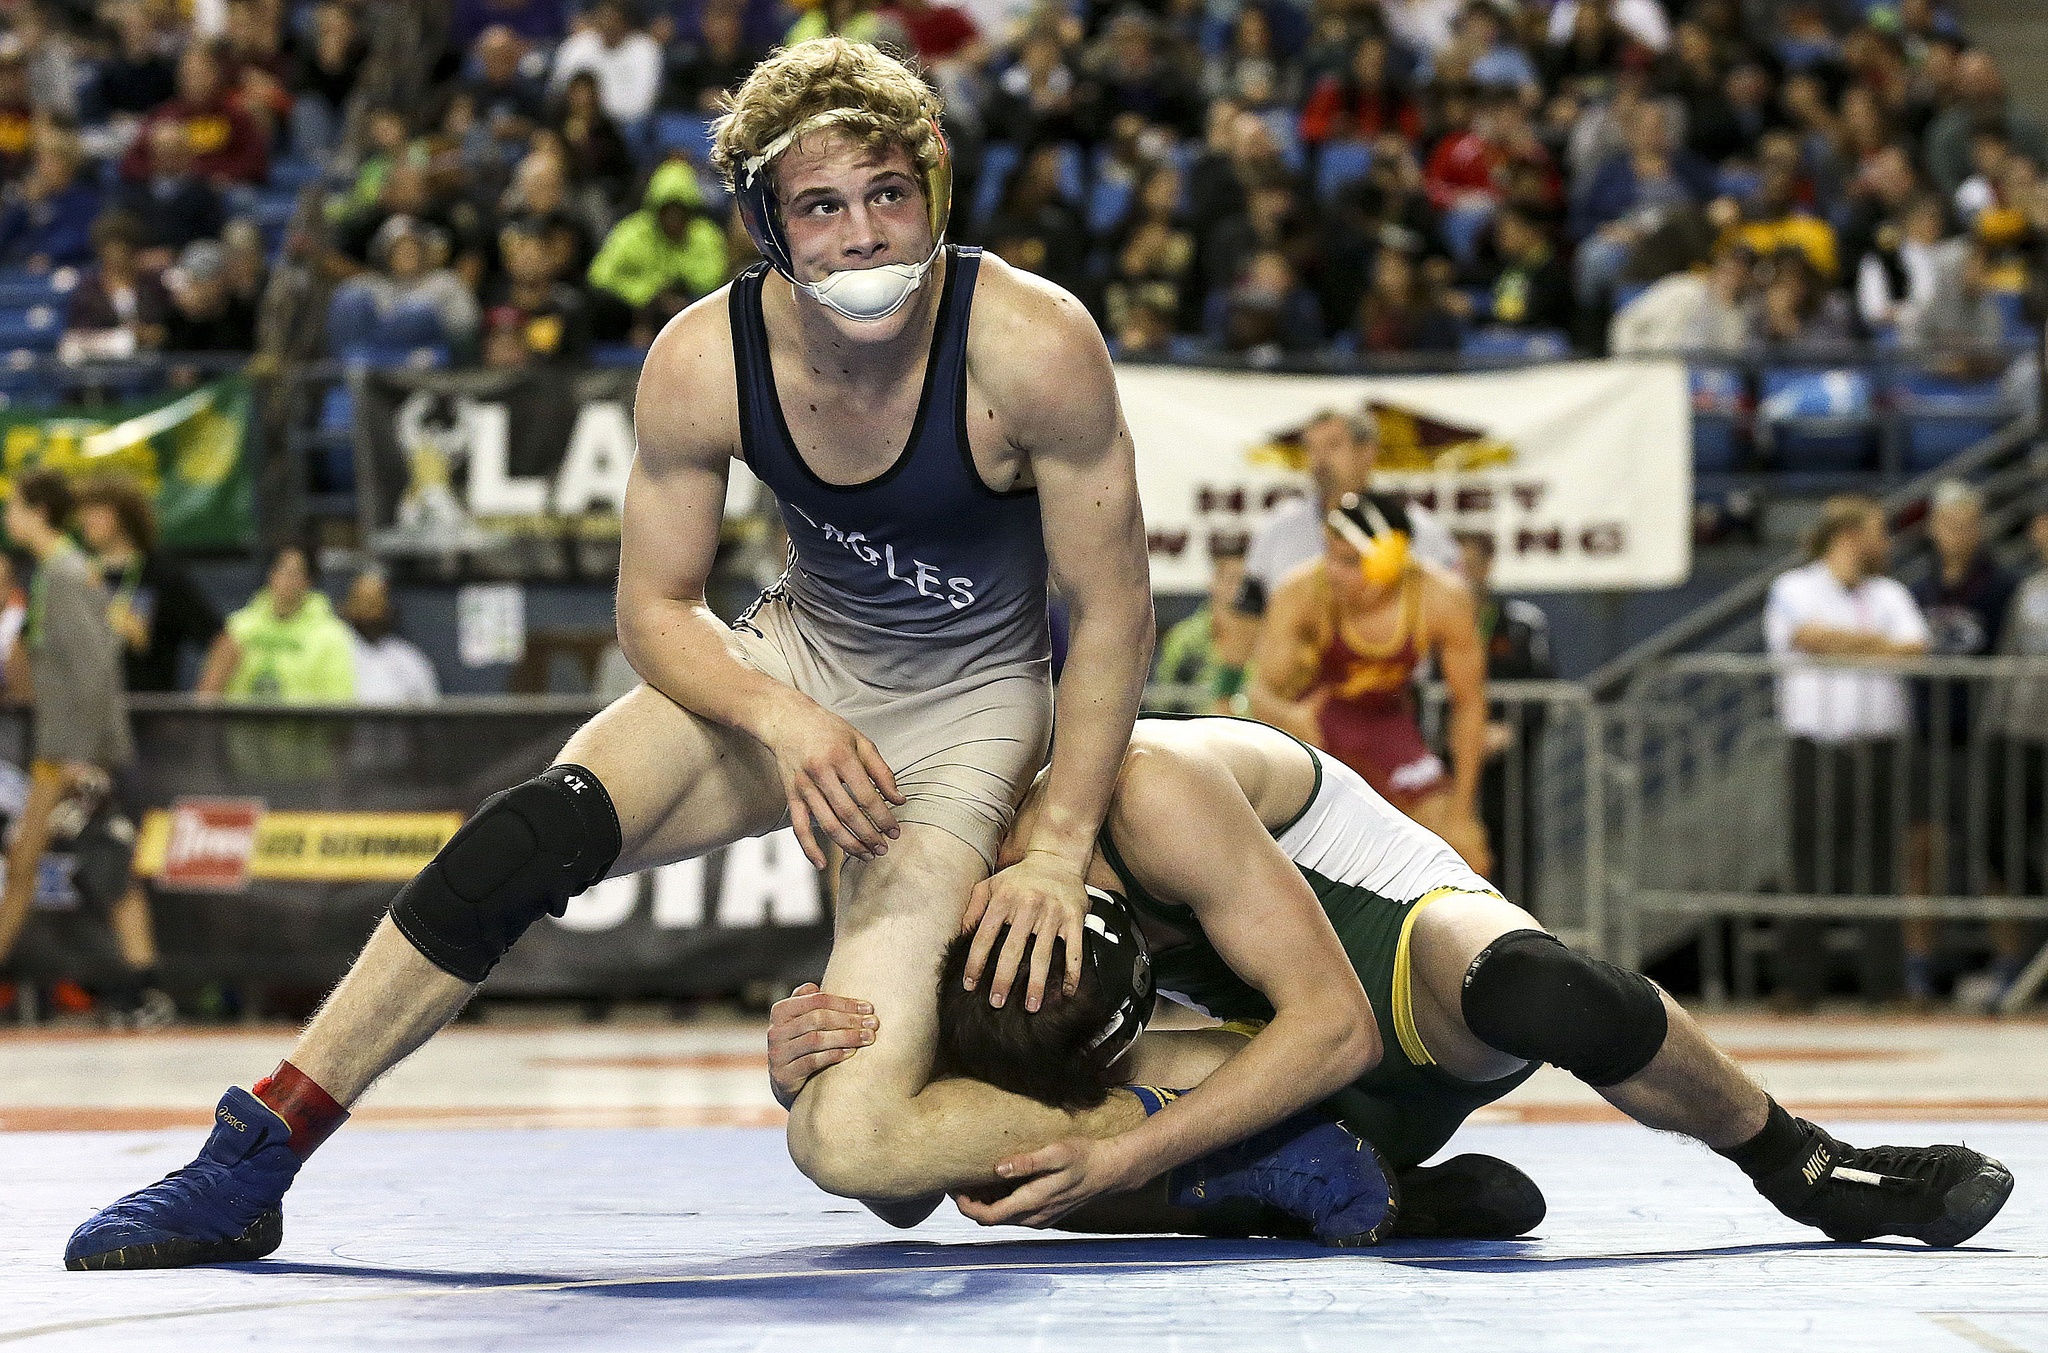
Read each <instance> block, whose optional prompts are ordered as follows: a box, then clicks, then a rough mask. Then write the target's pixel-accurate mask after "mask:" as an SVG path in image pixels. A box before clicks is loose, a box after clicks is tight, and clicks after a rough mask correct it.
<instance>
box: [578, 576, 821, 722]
mask: <svg viewBox="0 0 2048 1353" xmlns="http://www.w3.org/2000/svg"><path fill="white" fill-rule="evenodd" d="M619 648H620V650H621V651H622V652H624V653H625V655H626V660H627V661H628V662H630V663H632V664H633V670H634V671H636V672H638V673H639V674H640V679H641V680H643V681H645V682H646V683H647V684H648V685H650V686H652V687H654V689H656V690H658V691H660V692H661V693H662V694H663V695H665V696H667V697H668V698H669V699H671V700H673V701H675V702H676V703H677V704H679V705H681V706H682V707H683V708H684V709H687V710H689V711H690V712H691V713H693V714H701V715H702V716H704V717H705V718H707V719H710V720H713V721H714V722H717V723H722V724H724V725H726V726H727V727H729V728H737V729H739V730H740V731H741V732H743V733H748V734H751V735H752V736H754V737H756V738H761V740H762V741H766V738H764V737H762V732H763V729H764V726H765V722H766V720H767V719H768V718H769V717H770V716H771V714H772V712H773V710H774V708H775V707H776V705H777V704H778V703H779V702H780V700H781V699H782V698H783V697H786V696H788V695H789V694H791V690H790V688H789V687H788V686H785V685H783V684H782V683H781V682H779V681H776V680H775V679H774V678H772V677H769V676H766V675H764V674H763V673H761V672H760V671H758V670H756V669H755V668H753V667H752V666H750V665H749V664H748V663H747V662H746V661H744V660H743V659H742V658H741V657H740V649H739V646H738V644H737V643H736V642H735V641H734V639H733V631H732V627H731V626H729V625H727V624H726V623H725V622H724V621H723V620H720V619H719V618H718V616H717V615H716V614H715V613H714V612H713V611H712V609H711V608H710V607H709V606H708V605H706V604H705V603H704V602H702V601H679V600H675V599H673V598H669V597H661V598H654V599H648V600H639V601H629V600H628V599H627V598H626V597H625V596H624V595H621V596H620V598H619Z"/></svg>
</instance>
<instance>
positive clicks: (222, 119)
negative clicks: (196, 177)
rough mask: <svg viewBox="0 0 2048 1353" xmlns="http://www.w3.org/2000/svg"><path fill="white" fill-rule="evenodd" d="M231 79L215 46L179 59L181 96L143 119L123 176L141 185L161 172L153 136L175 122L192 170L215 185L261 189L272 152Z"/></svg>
mask: <svg viewBox="0 0 2048 1353" xmlns="http://www.w3.org/2000/svg"><path fill="white" fill-rule="evenodd" d="M227 74H228V72H227V70H226V68H225V64H224V62H223V60H222V56H221V53H220V50H219V49H218V48H217V47H215V46H214V45H213V44H211V43H207V42H194V43H193V44H192V45H191V46H189V47H187V48H186V49H185V53H184V55H183V56H181V57H179V58H178V95H177V97H176V98H174V99H172V100H171V101H170V102H169V103H166V104H163V105H161V106H159V107H157V108H155V109H152V110H151V112H150V114H149V116H147V117H145V118H144V119H143V120H142V135H141V136H140V137H138V138H137V140H136V143H135V145H134V147H133V148H132V149H130V150H129V152H128V154H127V155H126V156H124V157H123V158H122V160H121V172H122V174H123V175H125V176H126V177H128V178H130V179H138V180H140V179H147V178H149V177H151V176H152V175H153V174H154V173H155V172H156V167H155V164H154V161H153V158H152V157H153V155H154V153H155V146H156V141H155V138H153V137H152V136H151V135H150V132H151V130H152V129H153V128H155V127H157V126H159V125H162V124H164V123H170V124H173V125H175V126H178V127H181V128H183V129H184V133H185V144H186V145H187V146H188V147H189V148H190V149H191V152H192V164H193V167H194V168H195V169H197V170H198V171H199V173H200V174H201V175H203V176H204V177H206V178H208V179H211V180H212V181H213V182H214V183H216V184H221V185H225V184H230V183H245V184H260V183H262V182H263V181H264V180H265V179H266V178H268V177H269V174H270V152H269V150H268V148H267V147H266V146H265V144H264V140H263V130H262V128H261V127H259V126H257V124H256V121H255V119H254V118H252V117H251V116H250V115H249V114H248V113H247V112H246V111H245V110H244V109H242V108H240V107H238V106H237V105H236V104H235V103H234V102H233V100H232V99H230V98H229V96H228V89H227Z"/></svg>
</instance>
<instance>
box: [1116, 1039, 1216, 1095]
mask: <svg viewBox="0 0 2048 1353" xmlns="http://www.w3.org/2000/svg"><path fill="white" fill-rule="evenodd" d="M1250 1041H1251V1040H1250V1039H1249V1038H1248V1037H1246V1036H1245V1033H1244V1031H1243V1030H1242V1029H1241V1028H1237V1027H1231V1026H1226V1025H1220V1024H1218V1025H1212V1026H1210V1027H1209V1028H1206V1029H1147V1030H1146V1031H1145V1032H1144V1033H1142V1034H1139V1035H1138V1041H1137V1042H1135V1043H1133V1044H1132V1045H1131V1050H1130V1052H1129V1053H1127V1054H1125V1056H1124V1057H1123V1059H1122V1060H1120V1061H1118V1062H1117V1063H1116V1064H1115V1065H1114V1066H1113V1067H1111V1068H1110V1070H1111V1071H1112V1072H1113V1073H1114V1075H1115V1076H1116V1079H1117V1080H1118V1081H1119V1082H1121V1083H1124V1084H1128V1085H1163V1086H1167V1087H1169V1088H1171V1089H1175V1090H1189V1089H1193V1088H1194V1087H1195V1086H1197V1085H1200V1084H1201V1083H1202V1082H1203V1081H1205V1080H1207V1079H1209V1077H1210V1076H1212V1075H1214V1074H1215V1072H1216V1068H1218V1067H1220V1066H1222V1065H1223V1064H1224V1063H1225V1062H1227V1061H1229V1060H1230V1059H1231V1058H1233V1057H1235V1056H1236V1055H1237V1054H1238V1053H1240V1052H1243V1051H1244V1048H1245V1045H1246V1044H1247V1043H1249V1042H1250Z"/></svg>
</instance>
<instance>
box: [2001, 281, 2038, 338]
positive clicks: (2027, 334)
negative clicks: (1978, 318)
mask: <svg viewBox="0 0 2048 1353" xmlns="http://www.w3.org/2000/svg"><path fill="white" fill-rule="evenodd" d="M1991 301H1992V304H1994V305H1996V306H1997V307H1998V317H1999V318H2000V319H2001V320H2003V321H2004V322H2005V335H2004V337H2005V341H2006V342H2007V343H2008V344H2010V345H2011V346H2013V347H2016V348H2017V347H2025V346H2026V345H2028V344H2030V343H2032V342H2033V341H2034V326H2033V325H2031V324H2029V323H2027V298H2026V297H2025V296H2022V295H2021V294H2020V293H2019V292H2017V291H1994V292H1992V293H1991Z"/></svg>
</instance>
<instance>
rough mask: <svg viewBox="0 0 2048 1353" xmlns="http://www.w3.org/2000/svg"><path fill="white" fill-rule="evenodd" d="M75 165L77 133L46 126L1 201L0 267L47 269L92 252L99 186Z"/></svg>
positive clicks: (84, 258)
mask: <svg viewBox="0 0 2048 1353" xmlns="http://www.w3.org/2000/svg"><path fill="white" fill-rule="evenodd" d="M79 168H80V154H79V148H78V138H77V137H76V136H74V135H72V134H71V133H70V132H68V131H63V130H61V129H59V128H56V127H45V128H44V129H43V132H42V134H41V135H40V136H38V137H37V138H36V153H35V159H34V160H33V161H31V162H30V164H29V171H28V174H27V176H26V177H25V178H23V179H22V181H21V182H20V183H18V184H14V185H11V186H10V187H9V188H8V189H7V190H6V199H5V205H4V206H0V267H5V268H26V269H28V270H29V271H31V272H48V271H49V270H50V269H52V268H56V267H65V266H68V265H73V264H80V263H85V262H87V261H88V260H90V259H91V258H92V223H93V222H94V221H95V220H96V219H98V217H99V214H100V190H99V188H98V187H97V186H96V185H95V184H94V183H92V182H91V181H90V180H88V179H87V178H86V177H85V176H84V175H82V174H81V173H80V172H79Z"/></svg>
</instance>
